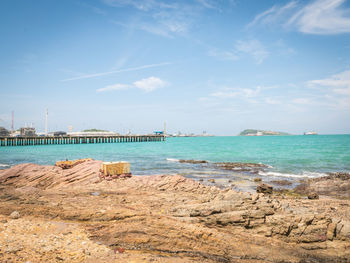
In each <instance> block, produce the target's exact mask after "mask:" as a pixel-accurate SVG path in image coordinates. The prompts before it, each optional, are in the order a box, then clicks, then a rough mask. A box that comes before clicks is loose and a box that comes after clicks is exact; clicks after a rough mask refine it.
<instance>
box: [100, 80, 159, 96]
mask: <svg viewBox="0 0 350 263" xmlns="http://www.w3.org/2000/svg"><path fill="white" fill-rule="evenodd" d="M165 85H166V82H165V81H163V80H161V79H160V78H156V77H149V78H145V79H141V80H138V81H135V82H134V83H133V84H130V85H127V84H120V83H117V84H113V85H108V86H106V87H104V88H99V89H97V90H96V92H99V93H100V92H107V91H116V90H126V89H133V88H136V89H140V90H143V91H144V92H147V93H148V92H151V91H154V90H156V89H159V88H163V87H164V86H165Z"/></svg>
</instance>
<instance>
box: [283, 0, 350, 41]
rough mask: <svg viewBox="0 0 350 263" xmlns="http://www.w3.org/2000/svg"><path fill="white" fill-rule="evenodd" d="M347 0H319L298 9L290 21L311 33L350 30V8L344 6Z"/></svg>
mask: <svg viewBox="0 0 350 263" xmlns="http://www.w3.org/2000/svg"><path fill="white" fill-rule="evenodd" d="M344 2H345V0H319V1H315V2H314V3H311V4H309V5H307V6H305V7H304V8H302V9H301V10H300V11H298V12H297V13H296V14H295V15H293V17H292V18H291V19H290V20H289V21H288V24H295V25H297V27H298V29H299V31H301V32H303V33H309V34H326V35H328V34H339V33H349V32H350V17H349V16H347V15H349V12H350V9H345V8H342V5H343V4H344Z"/></svg>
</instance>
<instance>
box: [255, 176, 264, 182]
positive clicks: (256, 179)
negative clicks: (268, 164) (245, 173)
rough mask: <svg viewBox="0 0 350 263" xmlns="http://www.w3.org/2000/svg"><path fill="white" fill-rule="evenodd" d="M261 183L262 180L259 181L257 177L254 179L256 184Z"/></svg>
mask: <svg viewBox="0 0 350 263" xmlns="http://www.w3.org/2000/svg"><path fill="white" fill-rule="evenodd" d="M261 181H262V179H261V178H259V177H257V178H254V182H256V183H258V182H261Z"/></svg>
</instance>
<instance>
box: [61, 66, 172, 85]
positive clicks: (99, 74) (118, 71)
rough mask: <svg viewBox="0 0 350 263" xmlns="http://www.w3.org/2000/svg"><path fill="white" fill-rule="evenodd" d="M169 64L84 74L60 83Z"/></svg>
mask: <svg viewBox="0 0 350 263" xmlns="http://www.w3.org/2000/svg"><path fill="white" fill-rule="evenodd" d="M171 64H172V63H170V62H164V63H158V64H148V65H143V66H139V67H134V68H126V69H119V70H113V71H107V72H101V73H93V74H85V75H81V76H77V77H73V78H68V79H63V80H61V81H72V80H79V79H90V78H96V77H102V76H107V75H111V74H117V73H122V72H129V71H137V70H142V69H147V68H155V67H161V66H167V65H171Z"/></svg>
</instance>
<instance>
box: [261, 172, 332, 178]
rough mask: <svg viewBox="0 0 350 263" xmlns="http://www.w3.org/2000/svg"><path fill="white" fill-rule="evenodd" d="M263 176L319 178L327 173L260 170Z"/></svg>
mask: <svg viewBox="0 0 350 263" xmlns="http://www.w3.org/2000/svg"><path fill="white" fill-rule="evenodd" d="M259 175H261V176H274V177H294V178H317V177H323V176H327V174H325V173H317V172H303V173H301V174H292V173H279V172H263V171H259Z"/></svg>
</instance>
